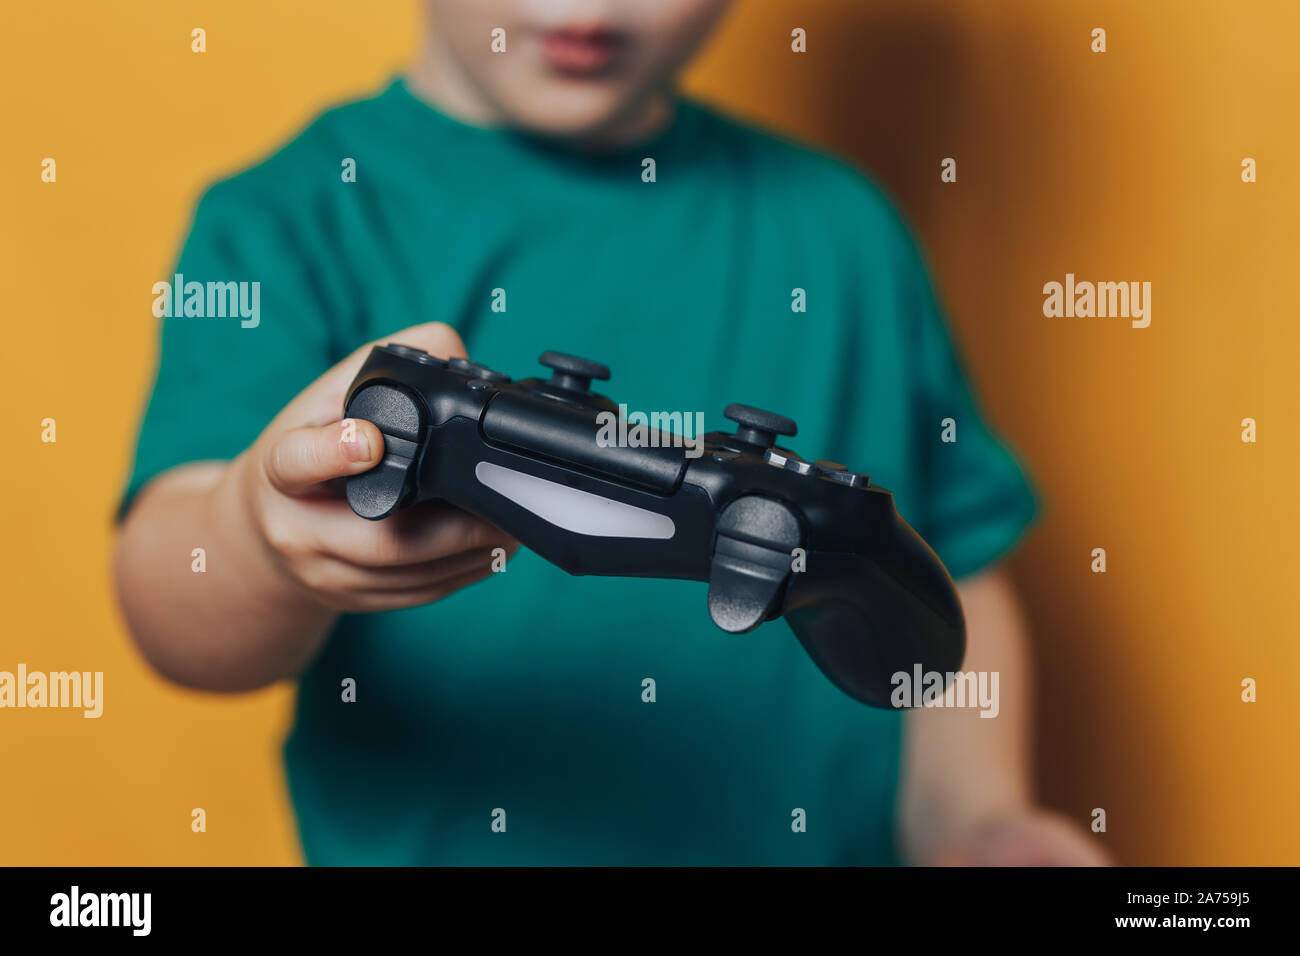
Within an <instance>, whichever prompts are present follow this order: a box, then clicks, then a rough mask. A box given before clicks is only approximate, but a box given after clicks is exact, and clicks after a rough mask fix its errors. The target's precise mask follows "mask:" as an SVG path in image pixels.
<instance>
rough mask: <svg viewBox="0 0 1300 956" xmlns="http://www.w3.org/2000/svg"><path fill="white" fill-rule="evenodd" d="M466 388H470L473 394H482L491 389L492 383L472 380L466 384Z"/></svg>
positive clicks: (483, 380) (478, 379) (479, 379)
mask: <svg viewBox="0 0 1300 956" xmlns="http://www.w3.org/2000/svg"><path fill="white" fill-rule="evenodd" d="M465 387H466V388H468V389H469V390H470V391H471V392H481V391H483V390H484V389H489V388H491V387H492V383H491V382H489V381H488V380H487V379H485V378H472V379H470V380H469V381H468V382H466V383H465Z"/></svg>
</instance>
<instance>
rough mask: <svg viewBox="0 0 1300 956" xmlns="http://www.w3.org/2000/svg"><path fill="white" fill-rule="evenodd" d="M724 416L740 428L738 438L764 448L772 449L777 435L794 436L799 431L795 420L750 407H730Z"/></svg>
mask: <svg viewBox="0 0 1300 956" xmlns="http://www.w3.org/2000/svg"><path fill="white" fill-rule="evenodd" d="M722 414H723V415H725V416H726V417H727V418H730V419H731V420H732V421H733V422H735V423H736V424H737V425H739V426H740V427H739V428H737V429H736V438H738V439H739V440H740V441H743V442H748V443H749V444H751V445H759V446H761V447H763V448H771V447H772V445H773V444H774V443H775V442H776V436H777V435H790V436H793V435H796V434H798V431H799V426H797V425H796V424H795V423H794V420H793V419H790V418H786V417H785V416H784V415H776V414H774V413H772V412H765V411H763V410H762V409H761V408H751V407H750V406H748V405H734V404H733V405H728V406H727V407H726V409H725V410H724V411H723V413H722Z"/></svg>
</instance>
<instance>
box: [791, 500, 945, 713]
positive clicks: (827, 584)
mask: <svg viewBox="0 0 1300 956" xmlns="http://www.w3.org/2000/svg"><path fill="white" fill-rule="evenodd" d="M884 530H885V535H886V537H887V539H888V540H886V541H882V542H879V543H878V546H875V547H873V548H872V553H873V556H867V555H860V554H846V553H834V554H826V553H820V554H816V555H815V556H813V555H810V556H809V559H810V563H811V562H812V561H813V560H815V561H816V565H817V566H816V573H801V574H795V575H794V576H793V577H792V579H791V581H790V584H789V586H788V588H787V590H786V600H785V605H784V610H783V612H782V613H783V614H784V616H785V618H786V620H787V621H788V622H789V623H790V628H791V630H793V631H794V633H795V636H796V637H798V638H799V641H800V643H801V644H803V646H804V649H805V650H806V651H807V652H808V655H809V656H810V657H811V658H812V659H813V662H814V663H815V664H816V665H817V666H818V668H820V669H821V671H822V673H823V674H825V675H826V676H827V677H828V678H829V679H830V681H831V682H832V683H833V684H835V686H837V687H838V688H840V690H842V691H844V692H845V693H846V694H848V695H849V696H850V697H853V698H854V699H856V700H859V701H862V702H863V703H865V704H870V705H872V706H874V707H893V706H895V705H894V704H893V703H891V700H890V696H891V693H892V692H893V690H894V688H895V686H896V684H895V680H894V675H895V674H898V673H905V674H907V675H909V678H911V677H913V676H914V674H915V668H916V667H917V666H919V667H920V670H921V673H922V674H925V673H928V672H931V671H937V672H939V673H940V674H944V675H947V674H949V673H955V672H956V671H957V670H958V668H960V667H961V663H962V659H963V657H964V656H965V653H966V623H965V618H964V616H963V614H962V609H961V601H960V600H959V598H958V597H957V590H956V587H955V586H954V585H953V583H952V579H951V578H949V577H948V572H947V570H945V568H944V566H943V563H942V562H941V561H940V560H939V558H938V557H937V556H936V555H935V553H934V552H933V551H931V550H930V547H929V546H928V545H927V544H926V543H925V542H924V541H923V540H922V539H921V537H920V535H918V534H917V533H916V532H915V531H914V530H912V528H911V526H910V525H908V523H907V522H906V521H904V520H903V519H902V518H901V517H899V516H898V515H897V514H895V515H894V516H893V517H892V520H891V521H890V522H889V524H888V525H887V526H886V528H885V529H884ZM809 570H810V572H811V571H812V568H811V567H810V569H809ZM945 681H946V676H945ZM910 702H911V701H910V698H909V700H908V701H906V702H904V705H906V704H910Z"/></svg>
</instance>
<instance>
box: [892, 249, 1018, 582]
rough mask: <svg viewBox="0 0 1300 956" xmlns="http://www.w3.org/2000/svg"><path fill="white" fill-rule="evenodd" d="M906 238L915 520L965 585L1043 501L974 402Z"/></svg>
mask: <svg viewBox="0 0 1300 956" xmlns="http://www.w3.org/2000/svg"><path fill="white" fill-rule="evenodd" d="M904 233H905V236H904V242H903V246H904V252H903V257H904V260H905V265H904V273H905V276H906V280H907V282H908V290H907V293H906V294H907V296H908V299H909V303H910V304H909V309H908V311H909V314H910V316H911V318H912V325H911V331H910V337H911V340H912V344H913V351H912V362H913V369H912V376H911V382H912V388H913V395H912V396H911V399H912V402H913V408H914V409H915V413H916V419H915V421H916V428H915V436H916V441H917V442H919V447H918V448H917V449H916V455H917V461H918V464H919V476H920V488H919V491H920V494H919V496H918V497H917V499H916V503H915V504H919V511H915V512H913V513H912V514H910V515H909V520H913V524H914V526H915V527H916V530H917V531H918V532H919V533H920V534H921V536H922V537H923V538H925V540H926V541H927V542H928V543H929V544H930V547H931V548H933V549H934V551H935V553H936V554H938V555H939V558H940V559H941V560H942V561H943V562H944V565H945V566H946V567H947V568H948V572H949V574H951V575H952V576H953V577H954V578H963V577H967V576H970V575H972V574H975V573H976V572H978V571H981V570H983V569H984V568H986V567H988V566H990V565H992V564H994V563H995V562H997V561H998V560H999V559H1000V558H1002V557H1004V556H1005V555H1006V554H1007V553H1008V552H1009V551H1010V550H1011V549H1012V548H1013V547H1014V546H1015V545H1016V544H1017V542H1018V541H1019V539H1020V538H1021V536H1022V535H1023V534H1024V532H1025V531H1026V529H1027V528H1028V527H1029V526H1030V525H1031V524H1032V523H1033V521H1034V518H1035V515H1036V513H1037V510H1038V503H1037V496H1036V493H1035V491H1034V488H1033V484H1032V482H1031V480H1030V478H1029V477H1028V475H1027V474H1026V471H1025V468H1024V466H1023V464H1022V463H1021V462H1020V460H1019V459H1018V457H1017V456H1016V454H1015V453H1014V452H1013V451H1012V450H1011V448H1010V447H1008V445H1007V444H1006V443H1005V442H1004V441H1003V440H1002V439H1001V438H1000V437H999V436H998V435H997V434H996V433H995V432H994V431H993V429H992V428H991V427H990V425H989V423H988V421H987V419H986V418H985V416H984V414H983V412H982V409H981V408H980V404H979V402H978V401H977V399H976V398H975V396H974V395H973V393H972V390H971V385H970V382H969V380H968V377H967V374H966V370H965V367H964V364H963V362H962V359H961V355H960V353H959V350H958V348H957V347H956V345H955V344H954V343H953V341H952V338H951V337H950V335H949V332H948V329H947V326H946V323H945V321H944V315H943V309H942V306H941V305H940V303H939V301H938V297H937V295H936V293H935V291H934V285H933V282H932V280H931V277H930V273H929V270H928V268H927V266H926V263H925V260H924V257H923V255H922V253H921V251H920V249H919V247H918V244H917V243H916V241H915V240H914V238H913V237H912V236H911V234H910V233H909V232H907V230H906V229H904ZM914 507H915V505H914Z"/></svg>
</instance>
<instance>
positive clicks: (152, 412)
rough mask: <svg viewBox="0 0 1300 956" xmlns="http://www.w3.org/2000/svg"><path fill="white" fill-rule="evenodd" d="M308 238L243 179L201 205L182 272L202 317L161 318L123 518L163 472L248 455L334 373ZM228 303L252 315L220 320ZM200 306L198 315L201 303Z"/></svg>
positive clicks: (177, 314)
mask: <svg viewBox="0 0 1300 956" xmlns="http://www.w3.org/2000/svg"><path fill="white" fill-rule="evenodd" d="M303 233H304V229H303V226H302V224H301V223H298V222H296V221H295V220H294V217H293V216H291V215H289V214H287V213H286V212H285V211H284V209H283V207H280V208H277V206H276V204H275V203H273V202H271V201H264V200H261V199H259V198H258V197H257V196H256V195H255V194H253V195H250V194H248V192H247V191H245V190H241V189H240V188H238V181H237V180H236V181H234V182H233V183H226V184H221V185H218V186H216V187H214V188H213V189H211V190H209V191H208V193H207V194H206V195H205V196H204V197H203V198H202V199H201V200H200V202H199V204H198V207H197V209H196V211H195V214H194V221H193V224H192V226H191V229H190V233H189V236H188V238H187V239H186V241H185V244H184V246H183V248H182V250H181V254H180V257H179V262H178V264H177V266H176V268H175V273H176V274H179V275H180V276H181V277H182V279H181V281H182V282H183V283H184V284H185V286H187V287H189V288H191V289H192V290H193V291H195V292H198V291H199V289H198V287H196V286H190V283H201V284H202V289H203V291H202V311H203V314H202V315H194V314H190V315H187V314H186V308H185V302H186V298H187V296H185V295H184V294H182V296H181V299H180V301H173V302H172V307H171V314H170V316H168V317H163V318H160V319H158V321H159V323H160V345H159V354H158V369H157V375H156V378H155V381H154V385H153V391H152V393H151V395H150V397H149V401H148V406H147V408H146V411H145V415H144V419H143V422H142V424H141V427H140V434H139V438H138V441H137V444H136V451H135V461H134V466H133V468H132V471H131V474H130V477H129V479H128V481H127V485H126V488H125V490H124V492H123V495H122V499H121V502H120V505H119V508H118V518H119V519H120V518H121V517H122V516H124V515H125V514H126V512H127V510H128V508H129V507H130V504H131V502H132V500H133V499H134V498H135V495H136V494H137V493H138V492H139V491H140V489H141V488H142V487H144V485H145V484H146V483H148V482H149V481H150V480H151V479H153V478H154V477H156V476H157V475H158V474H160V473H161V472H163V471H166V470H167V469H169V468H172V467H175V466H177V465H180V464H184V463H187V462H194V461H203V460H225V459H230V458H233V457H234V456H236V455H238V454H239V453H240V452H241V451H243V450H244V449H245V448H247V447H248V446H249V445H250V444H251V443H252V442H253V440H254V439H256V437H257V436H258V434H259V433H260V432H261V431H262V429H263V428H265V427H266V425H267V424H268V423H269V422H270V421H271V419H272V418H274V417H275V415H276V414H277V413H278V412H279V411H280V409H282V408H283V407H284V406H285V405H286V404H288V402H289V400H290V399H292V398H293V396H294V395H296V394H297V393H298V392H299V391H301V390H302V389H303V388H304V387H305V386H306V385H308V384H309V383H310V382H311V381H313V380H314V379H315V378H316V377H318V376H319V375H320V374H321V373H322V372H323V371H324V370H325V369H326V368H328V367H329V365H330V362H331V359H332V357H333V353H334V351H335V347H334V346H333V345H332V344H331V335H330V321H329V312H328V310H327V308H326V298H327V297H326V296H325V295H323V294H322V293H323V288H322V285H323V284H322V282H321V280H320V277H319V275H317V274H316V273H315V272H314V270H313V269H312V268H311V266H310V265H309V262H310V261H311V258H312V257H311V255H310V254H309V252H308V249H307V245H308V241H309V240H308V239H306V238H302V236H303ZM172 279H173V277H172V276H168V277H167V279H166V280H165V281H167V282H168V284H171V283H172ZM208 283H236V284H237V285H236V287H235V288H236V289H237V290H238V292H237V293H236V295H238V296H239V298H238V299H235V298H234V297H232V296H230V295H229V294H228V291H229V287H228V286H226V287H222V290H220V291H218V292H217V293H216V294H215V295H214V296H212V297H211V302H209V299H210V297H209V295H208V292H207V290H208V288H209V287H208ZM223 299H224V300H225V302H227V303H228V304H230V305H233V303H234V302H236V301H238V302H240V303H241V304H242V305H243V306H244V308H243V310H242V311H241V312H237V313H236V314H234V315H232V314H230V313H231V312H232V311H234V310H233V309H231V308H230V307H229V306H228V307H227V308H225V309H224V311H225V312H226V313H227V314H226V315H224V316H222V315H219V314H210V312H219V311H223V310H222V309H221V308H220V307H219V300H223ZM209 305H211V306H212V308H209ZM192 306H193V308H192V311H198V308H197V306H198V301H197V300H194V302H193V303H192ZM245 313H248V315H247V316H246V315H245Z"/></svg>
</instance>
